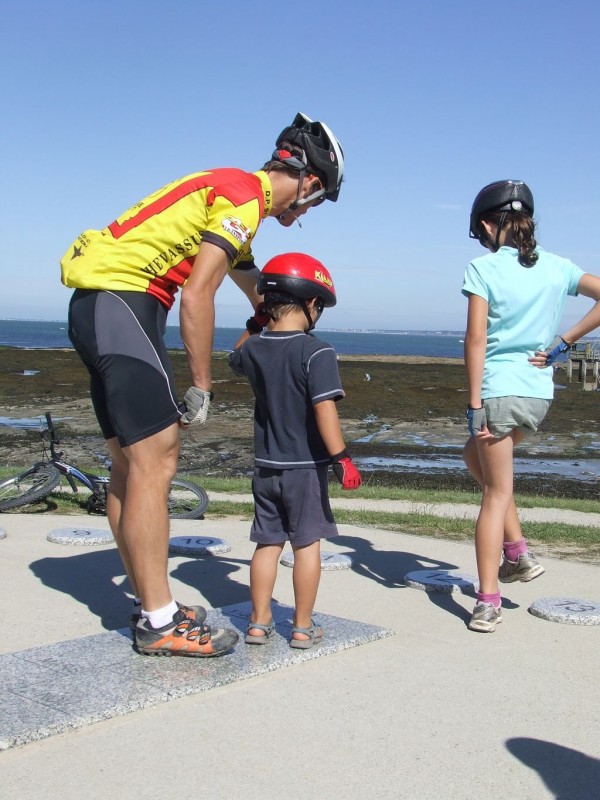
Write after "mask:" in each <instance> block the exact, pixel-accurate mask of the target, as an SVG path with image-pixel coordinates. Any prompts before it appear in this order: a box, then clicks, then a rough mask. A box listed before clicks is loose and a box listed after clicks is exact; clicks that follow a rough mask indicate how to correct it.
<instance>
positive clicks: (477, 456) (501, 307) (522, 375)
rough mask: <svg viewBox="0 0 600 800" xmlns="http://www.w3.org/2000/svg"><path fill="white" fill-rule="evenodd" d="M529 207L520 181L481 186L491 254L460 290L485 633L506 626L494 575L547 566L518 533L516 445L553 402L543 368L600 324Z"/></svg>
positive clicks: (598, 305)
mask: <svg viewBox="0 0 600 800" xmlns="http://www.w3.org/2000/svg"><path fill="white" fill-rule="evenodd" d="M533 210H534V208H533V196H532V194H531V191H530V190H529V188H528V187H527V186H526V184H524V183H523V182H522V181H513V180H505V181H496V182H495V183H491V184H489V185H488V186H485V187H484V188H483V189H482V190H481V191H480V192H479V194H478V195H477V197H476V198H475V201H474V203H473V207H472V210H471V219H470V231H469V235H470V236H471V237H472V238H475V239H478V240H479V241H480V243H481V244H482V245H483V246H484V247H486V248H487V249H488V250H489V251H490V252H489V253H488V254H487V255H485V256H483V257H481V258H476V259H474V260H473V261H471V263H470V264H469V265H468V267H467V270H466V272H465V278H464V283H463V289H462V291H463V294H464V295H466V297H467V298H468V304H469V305H468V315H467V331H466V335H465V366H466V370H467V382H468V387H469V405H468V410H467V419H468V425H469V433H470V434H471V436H470V438H469V440H468V442H467V444H466V446H465V450H464V459H465V463H466V465H467V467H468V468H469V471H470V472H471V474H472V475H473V477H474V478H475V479H476V480H477V481H478V483H479V484H480V485H481V487H482V490H483V494H482V501H481V509H480V512H479V517H478V519H477V525H476V528H475V551H476V557H477V570H478V573H479V591H478V592H477V602H476V605H475V609H474V611H473V614H472V617H471V620H470V622H469V628H470V629H471V630H474V631H482V632H485V633H491V632H492V631H494V630H495V628H496V625H497V624H498V623H499V622H502V611H501V598H500V589H499V583H498V581H501V582H502V583H512V582H513V581H530V580H533V578H537V577H538V576H539V575H541V574H542V573H543V572H544V567H542V565H541V564H539V563H538V561H537V560H536V559H535V558H534V556H533V555H532V554H531V553H530V552H529V551H528V549H527V543H526V542H525V540H524V539H523V534H522V532H521V525H520V522H519V517H518V514H517V509H516V506H515V501H514V497H513V449H514V447H515V445H517V444H519V442H521V441H522V440H523V439H524V437H525V436H527V435H528V434H530V433H532V432H534V431H536V430H537V428H538V426H539V424H540V423H541V422H542V420H543V419H544V417H545V415H546V413H547V411H548V409H549V407H550V404H551V402H552V397H553V393H554V384H553V380H552V372H553V371H552V370H551V369H547V367H549V366H550V365H551V364H552V362H553V361H554V360H555V359H556V357H557V356H558V355H560V353H563V352H565V351H567V350H568V349H569V348H570V347H571V345H572V344H573V343H574V342H575V341H576V340H577V339H579V338H581V337H582V336H585V334H587V333H589V332H590V331H591V330H593V329H594V328H596V327H598V326H599V325H600V278H597V277H596V276H594V275H590V274H587V273H584V272H583V271H582V270H581V269H579V267H577V266H575V264H573V263H572V262H571V261H568V260H567V259H564V258H560V257H559V256H555V255H553V254H552V253H547V252H546V251H544V250H543V249H542V248H541V247H538V245H537V242H536V240H535V223H534V220H533ZM577 294H582V295H585V296H586V297H591V298H592V299H593V300H595V301H596V302H595V304H594V305H593V306H592V308H591V310H590V311H589V312H588V313H587V314H586V315H585V316H584V317H583V318H582V319H581V320H580V321H579V322H578V323H577V324H576V325H574V326H573V327H572V328H571V329H570V330H568V331H567V332H566V333H564V334H563V335H562V336H557V335H556V331H557V330H558V327H559V324H560V319H561V316H562V312H563V309H564V304H565V300H566V298H567V295H577ZM501 558H502V564H501V566H500V568H498V564H500V560H501Z"/></svg>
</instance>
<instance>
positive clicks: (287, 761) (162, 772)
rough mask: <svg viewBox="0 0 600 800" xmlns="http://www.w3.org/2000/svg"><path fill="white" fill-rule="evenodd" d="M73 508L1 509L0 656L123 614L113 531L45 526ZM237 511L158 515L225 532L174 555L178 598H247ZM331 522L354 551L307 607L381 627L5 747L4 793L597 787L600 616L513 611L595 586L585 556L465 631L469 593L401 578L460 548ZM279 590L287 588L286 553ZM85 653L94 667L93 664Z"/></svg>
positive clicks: (587, 798)
mask: <svg viewBox="0 0 600 800" xmlns="http://www.w3.org/2000/svg"><path fill="white" fill-rule="evenodd" d="M78 525H80V526H88V527H97V528H106V527H107V523H106V520H105V519H102V518H97V517H96V518H92V517H60V516H54V515H49V516H48V515H45V514H27V515H21V514H6V515H2V516H0V528H3V529H4V530H5V531H6V534H7V536H6V538H4V539H0V581H1V585H2V597H3V604H2V606H3V612H4V613H3V614H2V618H1V621H0V631H1V634H2V635H1V637H0V653H4V654H16V656H15V657H18V654H21V656H22V655H23V651H26V650H28V649H31V648H40V647H42V646H43V645H49V646H50V645H54V649H53V650H52V652H53V654H55V653H56V651H57V647H56V646H58V652H59V653H60V651H61V647H64V652H65V654H68V653H69V652H72V651H73V650H75V649H76V648H77V647H81V641H80V640H81V638H82V637H84V636H92V637H96V636H102V635H104V636H106V635H110V634H108V632H109V631H115V630H117V629H121V628H123V627H124V626H126V625H127V620H128V614H129V604H128V601H127V600H126V598H125V595H124V592H123V587H122V584H123V581H124V579H123V571H122V567H121V566H120V562H119V559H118V556H117V553H116V550H115V548H114V547H113V546H110V545H109V546H92V547H77V546H65V545H58V544H54V543H52V542H49V541H47V539H46V535H47V534H48V532H49V531H50V530H52V529H55V528H60V527H68V526H78ZM248 527H249V526H248V523H247V522H245V521H244V522H241V521H235V520H211V518H210V512H209V515H208V516H207V518H206V519H205V520H203V521H199V522H185V521H182V522H174V523H173V526H172V535H173V536H176V535H177V536H179V535H189V536H214V537H219V538H223V539H225V540H227V541H228V542H229V543H230V544H231V547H232V549H231V551H230V552H229V553H226V554H224V555H221V556H218V557H208V558H201V559H194V558H186V557H172V558H171V559H170V569H171V577H172V584H173V589H174V592H175V596H176V597H177V599H179V600H180V601H182V602H187V603H192V602H196V603H197V602H203V603H205V604H206V605H207V606H210V607H213V608H217V609H218V608H223V607H224V606H229V605H231V604H236V603H245V602H247V599H248V563H249V560H250V557H251V554H252V549H253V548H252V545H251V543H250V542H249V541H248ZM340 530H341V534H342V535H341V536H339V537H337V539H332V540H329V541H328V542H327V543H326V545H325V548H326V549H327V550H329V551H336V552H340V553H346V554H348V555H350V556H351V557H352V559H353V568H352V569H351V570H338V571H332V572H326V571H324V572H323V574H322V580H321V588H320V592H319V597H318V601H317V611H318V612H319V613H321V614H323V615H330V616H335V617H339V618H342V619H344V620H355V621H357V622H358V623H362V624H364V625H367V626H378V627H381V628H382V629H391V630H393V631H395V635H391V636H386V637H385V638H381V639H378V640H375V641H370V642H367V643H364V644H361V646H358V647H352V648H350V649H347V650H341V651H339V650H338V651H336V652H331V653H330V654H327V655H325V656H324V657H321V658H315V659H311V660H309V661H305V662H302V663H296V664H291V665H289V666H287V667H284V668H278V669H277V670H275V671H273V672H265V673H264V674H261V675H258V676H257V677H250V678H248V679H247V680H243V681H233V682H229V683H227V684H226V685H220V686H215V688H212V689H211V690H210V691H204V692H201V693H198V694H193V695H190V696H186V697H180V698H179V699H173V700H171V701H170V702H162V703H159V704H157V705H154V706H152V707H149V708H145V709H143V710H140V711H136V712H135V713H129V714H127V715H125V716H121V717H117V718H111V719H107V720H104V721H99V722H96V723H94V724H90V725H87V726H85V727H82V728H80V729H79V730H74V731H68V732H66V733H64V734H59V735H54V736H50V737H49V738H47V739H44V740H42V741H35V742H32V743H29V744H26V745H24V746H22V747H17V748H13V749H9V750H6V751H5V752H3V753H0V796H1V797H3V798H4V797H6V798H11V799H12V798H15V799H17V798H18V800H29V798H32V800H33V798H36V800H40V799H42V798H52V800H54V798H56V800H58V798H61V800H71V798H73V800H74V798H81V797H82V796H83V797H86V800H92V799H94V798H102V799H103V800H105V799H106V798H107V797H118V798H126V799H128V798H139V797H140V794H141V793H144V794H149V795H151V796H160V797H162V798H178V800H179V798H181V797H182V796H184V795H185V794H187V793H190V794H193V796H202V797H206V798H209V799H210V800H221V799H223V800H225V798H227V799H228V800H229V798H235V797H238V796H239V797H244V798H245V800H246V799H247V800H255V799H256V800H259V799H260V800H296V798H298V800H300V798H302V800H313V798H314V799H315V800H317V798H318V799H319V800H330V798H331V799H333V798H340V800H348V799H350V800H354V799H355V798H356V800H364V799H365V798H366V799H367V800H370V799H371V798H373V800H375V798H390V799H392V798H394V799H395V798H399V799H400V800H404V799H406V800H433V799H434V798H435V800H476V799H477V800H479V799H480V798H482V797H511V798H517V799H518V800H538V798H539V799H540V800H542V799H545V798H559V797H560V798H565V800H594V798H598V797H600V791H599V789H598V787H599V786H600V737H599V735H598V711H599V708H600V696H599V694H600V690H599V683H600V682H599V681H598V674H599V653H600V626H580V625H563V624H557V623H554V622H547V621H545V620H541V619H539V618H537V617H534V616H533V615H531V614H530V613H528V611H527V609H528V608H529V606H530V604H531V603H532V602H533V601H534V600H536V599H539V598H542V597H571V598H581V599H586V600H589V601H595V602H599V601H600V580H599V578H600V568H598V567H596V566H590V565H584V564H579V563H574V562H568V561H559V560H554V559H544V565H545V566H546V570H547V572H546V574H545V575H544V576H543V577H541V578H539V579H538V580H536V581H533V582H532V583H529V584H516V585H515V584H511V585H509V586H507V587H505V590H504V622H503V624H502V625H501V626H499V628H498V630H497V631H496V632H495V633H494V634H491V635H489V634H475V633H471V632H469V631H468V630H467V628H466V623H467V621H468V619H469V616H470V611H471V608H472V604H473V599H472V597H469V596H467V595H464V594H460V593H458V594H441V593H428V592H424V591H419V590H418V589H413V588H408V587H406V585H405V584H404V583H403V576H404V575H406V574H407V573H408V572H412V571H414V570H426V569H438V570H454V569H456V570H461V571H463V572H465V573H470V574H476V567H475V557H474V549H473V547H472V545H470V544H464V543H456V542H446V541H443V540H437V539H428V538H422V537H415V536H411V535H408V534H401V533H400V534H399V533H394V532H390V531H382V530H376V529H366V528H364V529H363V528H357V527H354V526H347V525H342V526H340ZM275 597H276V600H277V601H278V602H279V603H281V604H282V605H291V604H292V603H293V591H292V570H291V569H289V568H287V567H283V566H282V567H280V569H279V579H278V583H277V586H276V591H275ZM95 641H96V640H95ZM60 643H62V645H61V644H60ZM239 647H244V645H239ZM267 647H268V645H267ZM139 658H140V659H142V657H141V656H140V657H139ZM146 661H148V659H146ZM172 661H173V659H153V660H152V669H153V671H154V672H156V670H160V669H161V668H162V667H161V665H164V669H165V670H172V669H173V665H172ZM207 663H208V664H209V665H210V667H211V668H214V669H215V671H216V670H219V663H220V660H219V659H215V660H210V661H208V662H206V661H203V662H201V664H202V669H205V668H206V666H207ZM223 663H225V662H223ZM55 665H57V666H60V661H58V662H55ZM82 669H84V667H83V666H82ZM85 669H87V670H91V674H92V676H93V675H94V674H95V673H94V666H93V663H92V664H91V665H90V663H89V661H88V662H87V663H86V665H85ZM186 669H187V667H186ZM5 688H6V687H5ZM17 688H18V687H17ZM50 688H51V687H50ZM39 699H40V698H39V697H38V698H36V697H32V698H31V700H32V701H34V702H35V701H37V700H39ZM17 708H18V702H17Z"/></svg>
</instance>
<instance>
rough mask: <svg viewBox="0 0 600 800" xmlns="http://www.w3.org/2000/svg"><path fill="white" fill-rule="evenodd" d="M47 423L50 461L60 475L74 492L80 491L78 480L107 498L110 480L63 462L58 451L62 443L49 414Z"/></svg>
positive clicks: (61, 454) (94, 492)
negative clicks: (58, 446) (76, 481)
mask: <svg viewBox="0 0 600 800" xmlns="http://www.w3.org/2000/svg"><path fill="white" fill-rule="evenodd" d="M46 423H47V425H48V431H49V433H50V460H51V462H52V464H54V466H55V467H56V469H57V470H58V471H59V472H60V474H61V475H64V477H65V478H66V479H67V482H68V484H69V486H70V487H71V489H72V490H73V491H74V492H78V491H79V490H78V488H77V484H76V483H75V480H78V481H79V482H80V483H81V484H83V486H85V487H86V488H88V489H89V490H90V491H91V492H93V494H96V495H99V496H101V497H105V495H106V488H107V485H108V482H109V480H110V478H107V477H104V476H101V475H94V474H93V473H91V472H83V471H82V470H80V469H77V467H74V466H73V465H72V464H69V463H68V462H66V461H61V458H62V456H63V453H62V452H61V451H60V450H57V449H56V448H57V445H59V444H60V441H59V439H58V437H57V436H56V431H55V429H54V423H53V422H52V417H51V415H50V413H49V412H46Z"/></svg>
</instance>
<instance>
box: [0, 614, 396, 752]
mask: <svg viewBox="0 0 600 800" xmlns="http://www.w3.org/2000/svg"><path fill="white" fill-rule="evenodd" d="M250 610H251V606H250V603H239V604H237V605H232V606H225V607H224V608H221V609H213V610H211V611H210V612H209V615H208V623H209V624H210V625H213V626H214V627H233V628H237V629H238V630H239V632H240V636H243V632H244V631H245V629H246V626H247V623H248V621H249V619H250ZM293 611H294V610H293V608H291V607H289V606H282V605H275V606H274V609H273V619H274V621H275V625H276V634H275V635H274V636H273V638H272V639H270V640H269V642H268V644H266V645H262V646H260V647H249V646H244V645H242V646H238V647H236V648H234V649H233V650H232V651H231V653H228V654H226V655H224V656H220V657H219V658H210V659H208V658H206V659H197V658H182V657H158V656H156V657H153V656H149V657H143V656H140V655H139V654H137V653H136V652H135V651H134V649H133V647H132V642H131V637H130V632H129V628H123V629H121V630H119V631H111V632H108V633H101V634H96V635H94V636H87V637H83V638H81V639H71V640H67V641H64V642H59V643H57V644H54V645H49V646H46V647H36V648H31V649H29V650H22V651H20V652H17V653H8V654H5V655H2V656H0V686H1V687H2V689H1V691H0V750H7V749H8V748H10V747H15V746H18V745H23V744H27V743H28V742H33V741H37V740H39V739H43V738H45V737H47V736H51V735H53V734H57V733H64V732H65V731H67V730H69V729H74V728H81V727H83V726H84V725H90V724H92V723H94V722H98V721H100V720H107V719H110V718H111V717H116V716H121V715H123V714H130V713H132V712H134V711H139V710H141V709H143V708H148V707H150V706H153V705H156V704H157V703H161V702H167V701H169V700H174V699H177V698H179V697H184V696H186V695H191V694H196V693H198V692H205V691H209V690H210V689H215V688H217V687H220V686H226V685H227V684H229V683H233V682H235V681H240V680H245V679H247V678H253V677H256V676H258V675H262V674H264V673H268V672H273V671H274V670H276V669H281V668H282V667H287V666H291V665H293V664H299V663H301V662H303V661H309V660H311V659H314V658H320V657H322V656H326V655H330V654H332V653H335V652H337V651H338V650H344V649H348V648H350V647H355V646H358V645H360V644H366V643H367V642H370V641H374V640H376V639H382V638H384V637H385V636H390V635H392V634H393V631H391V630H389V629H386V628H381V627H379V626H376V625H366V624H364V623H361V622H355V621H353V620H346V619H340V618H339V617H333V616H330V615H328V614H315V620H316V622H317V624H318V625H320V626H321V627H322V628H323V629H324V631H325V632H326V633H325V637H324V639H323V641H322V642H320V643H319V644H318V645H315V646H313V647H312V648H311V649H309V650H293V649H291V648H290V646H289V643H288V642H289V638H290V636H291V627H292V621H291V620H292V615H293ZM23 701H26V703H27V713H23V710H22V706H21V704H22V702H23Z"/></svg>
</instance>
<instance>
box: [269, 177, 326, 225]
mask: <svg viewBox="0 0 600 800" xmlns="http://www.w3.org/2000/svg"><path fill="white" fill-rule="evenodd" d="M307 174H309V173H308V170H307V169H303V170H300V172H299V174H298V188H297V189H296V199H295V200H294V202H293V203H291V204H290V205H289V206H288V207H287V208H286V210H285V211H283V212H282V213H281V214H279V216H278V217H277V219H281V218H282V217H286V216H287V215H288V214H290V213H292V212H294V211H296V210H297V209H299V208H302V207H303V206H305V205H307V204H308V203H312V202H313V201H314V200H318V198H319V197H323V195H324V194H325V189H318V190H317V191H316V192H313V193H312V194H309V196H308V197H301V196H300V195H301V194H302V184H303V183H304V178H305V177H306V175H307ZM310 174H312V173H310ZM295 221H296V222H297V223H298V227H300V228H301V227H302V225H301V224H300V220H299V219H298V217H295Z"/></svg>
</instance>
